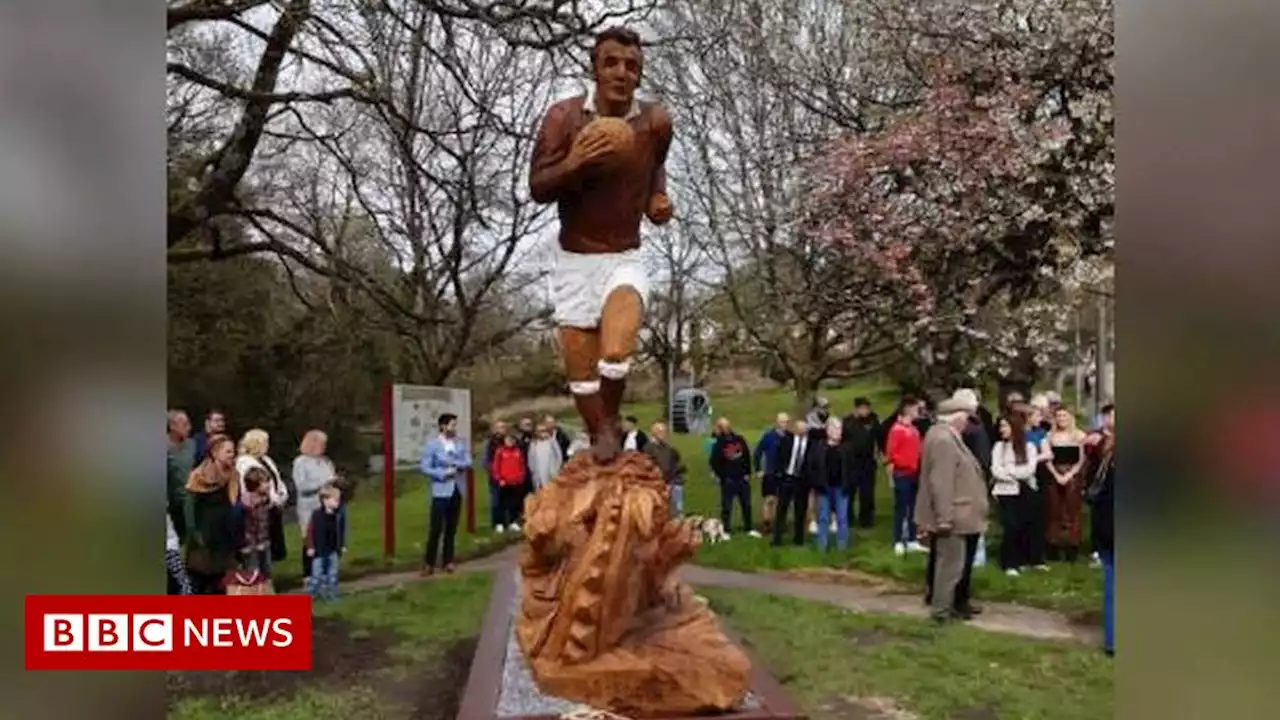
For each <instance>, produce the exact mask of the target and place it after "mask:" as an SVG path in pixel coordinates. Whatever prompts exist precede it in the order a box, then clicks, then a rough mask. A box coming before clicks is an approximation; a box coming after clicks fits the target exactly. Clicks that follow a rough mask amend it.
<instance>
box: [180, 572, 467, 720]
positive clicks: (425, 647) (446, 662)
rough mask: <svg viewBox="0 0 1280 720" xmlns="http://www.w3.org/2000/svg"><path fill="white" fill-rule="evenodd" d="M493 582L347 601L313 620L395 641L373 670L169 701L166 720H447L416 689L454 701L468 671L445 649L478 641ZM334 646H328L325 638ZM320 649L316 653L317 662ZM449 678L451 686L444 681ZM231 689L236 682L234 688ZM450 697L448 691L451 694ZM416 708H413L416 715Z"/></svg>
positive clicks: (446, 582)
mask: <svg viewBox="0 0 1280 720" xmlns="http://www.w3.org/2000/svg"><path fill="white" fill-rule="evenodd" d="M491 588H492V576H491V575H489V574H487V573H463V574H459V575H456V576H451V577H442V578H439V579H436V580H433V581H431V582H423V583H411V584H407V585H405V586H403V587H398V588H393V589H390V590H385V591H379V592H369V593H362V594H360V595H352V596H350V597H345V598H342V599H341V600H339V601H338V602H336V603H332V604H327V605H322V606H319V607H318V608H317V612H316V614H317V615H318V616H319V617H322V618H333V619H339V620H341V621H343V623H345V627H346V628H347V629H348V637H350V638H363V637H369V636H372V635H378V636H380V637H391V638H394V639H395V640H394V642H393V643H391V644H390V645H389V646H388V647H387V648H386V652H385V656H384V657H382V658H379V662H378V663H374V664H370V665H361V666H359V667H344V668H340V669H339V671H340V672H341V675H340V676H337V677H320V676H317V675H316V674H315V673H312V674H311V675H309V676H307V677H305V678H304V679H303V682H302V684H301V685H300V686H298V687H297V688H296V689H294V690H291V691H284V692H281V693H280V694H278V695H274V696H269V697H257V698H252V699H251V698H247V697H245V696H243V695H240V694H236V692H234V691H232V692H229V693H228V694H226V695H222V696H213V697H211V696H207V695H206V696H200V697H182V698H173V699H171V702H170V709H169V714H168V717H169V718H171V720H223V719H224V718H228V717H234V718H238V719H240V720H350V719H355V718H361V719H365V718H376V719H378V720H409V718H415V717H425V718H444V717H446V716H449V711H447V709H446V708H445V707H443V706H442V705H439V704H435V703H432V698H431V697H430V696H428V699H427V700H426V702H427V703H430V704H431V705H430V706H429V707H423V706H421V705H419V703H422V702H423V700H422V696H421V695H420V689H421V687H422V686H424V685H425V684H426V683H430V682H432V681H434V682H435V683H436V685H437V687H439V686H441V683H444V685H443V687H444V688H445V689H446V690H449V692H452V694H453V695H454V696H455V697H456V694H457V692H460V690H461V688H460V687H459V685H460V683H459V682H458V681H457V680H456V678H457V677H459V674H460V677H462V678H463V679H464V680H465V677H466V672H467V668H466V667H454V666H455V665H457V661H456V660H457V659H456V658H449V657H447V655H446V652H447V650H448V648H450V646H451V645H453V644H456V643H457V642H459V641H461V640H464V639H466V638H470V637H474V636H476V635H478V634H479V631H480V623H481V620H482V618H483V615H484V611H485V608H486V606H487V604H488V601H489V592H490V590H491ZM330 640H331V641H332V640H333V638H330ZM325 650H326V649H325V648H319V647H317V648H316V649H315V653H316V655H317V656H319V655H320V654H321V653H323V652H325ZM442 677H446V678H448V679H446V680H443V681H442V680H441V679H440V678H442ZM231 686H232V687H234V682H233V683H231ZM450 689H451V690H450ZM415 705H418V706H417V707H415Z"/></svg>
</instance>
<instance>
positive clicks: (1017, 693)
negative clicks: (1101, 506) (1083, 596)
mask: <svg viewBox="0 0 1280 720" xmlns="http://www.w3.org/2000/svg"><path fill="white" fill-rule="evenodd" d="M699 591H700V592H701V593H703V594H704V595H705V596H706V597H707V598H708V599H710V601H711V604H712V607H713V608H715V610H716V611H717V612H718V613H719V614H720V616H721V617H722V618H723V619H724V621H725V622H727V623H728V624H729V625H730V626H731V627H733V628H734V629H735V630H737V631H738V632H739V633H740V634H741V635H742V636H743V637H744V639H745V640H744V641H745V642H746V643H747V644H748V645H749V646H750V647H751V649H752V652H753V653H754V654H755V655H756V659H757V660H758V661H759V662H761V663H762V664H764V665H765V666H767V667H768V669H769V670H770V671H771V672H772V673H773V674H774V676H775V677H777V678H778V679H779V680H780V681H781V682H782V683H783V685H784V686H786V687H787V688H788V690H789V691H790V692H791V694H792V696H793V697H794V698H795V700H796V701H797V702H798V703H799V704H800V705H801V707H803V708H804V710H805V711H806V712H808V713H809V716H810V717H811V718H814V720H824V719H825V718H832V719H835V718H841V719H845V718H878V719H881V720H890V719H891V718H892V719H900V720H905V718H910V717H919V718H922V719H924V720H930V719H936V720H944V719H948V718H969V719H972V720H977V719H979V718H991V719H994V718H997V717H998V718H1018V719H1019V720H1035V719H1040V718H1043V719H1045V720H1072V719H1074V718H1081V720H1085V719H1092V718H1101V717H1111V716H1112V715H1113V714H1114V692H1115V689H1114V684H1115V681H1114V671H1113V667H1112V661H1111V660H1110V659H1109V658H1107V657H1106V656H1105V655H1103V654H1102V653H1100V652H1098V651H1096V650H1092V649H1088V648H1081V647H1079V646H1076V645H1072V644H1068V643H1053V642H1046V641H1037V640H1028V639H1024V638H1017V637H1012V636H1006V635H1001V634H997V633H988V632H983V631H981V630H977V629H974V628H969V627H965V626H951V627H946V628H938V627H935V626H933V625H932V624H929V623H926V622H923V621H921V620H918V619H911V618H902V617H895V616H882V615H859V614H854V613H850V612H847V611H844V610H841V609H839V608H834V607H831V606H828V605H823V604H819V603H812V602H807V601H803V600H795V599H791V598H786V597H779V596H774V595H767V594H761V593H755V592H748V591H742V590H722V589H715V588H707V589H700V590H699ZM905 713H910V714H905Z"/></svg>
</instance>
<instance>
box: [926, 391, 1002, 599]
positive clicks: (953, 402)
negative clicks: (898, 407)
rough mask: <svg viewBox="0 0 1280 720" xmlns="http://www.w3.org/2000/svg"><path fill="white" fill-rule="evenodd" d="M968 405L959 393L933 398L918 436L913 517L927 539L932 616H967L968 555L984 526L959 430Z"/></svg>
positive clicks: (983, 505) (975, 476) (983, 492)
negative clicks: (930, 418)
mask: <svg viewBox="0 0 1280 720" xmlns="http://www.w3.org/2000/svg"><path fill="white" fill-rule="evenodd" d="M971 414H972V409H971V408H970V405H969V403H968V402H966V399H965V398H960V399H956V398H954V397H953V398H948V399H946V400H943V401H942V402H940V403H938V407H937V417H938V422H937V424H935V425H934V426H933V427H931V428H929V432H928V434H927V435H926V436H925V439H924V448H923V452H922V457H921V462H920V490H919V494H918V495H917V496H916V507H915V520H916V525H917V526H918V527H919V532H920V535H921V536H922V537H927V538H928V539H929V547H930V555H931V559H932V561H933V562H931V563H930V564H931V566H932V572H931V580H932V582H931V583H930V585H931V586H932V588H931V592H930V598H929V600H930V614H931V615H932V617H933V619H934V620H935V621H937V622H947V621H950V620H955V619H965V620H967V619H969V618H971V617H973V615H975V614H977V612H979V610H978V608H976V607H974V606H973V605H972V604H971V603H970V589H971V582H970V579H971V576H972V573H973V558H974V555H975V553H976V552H977V550H978V538H979V536H981V535H982V533H984V532H986V529H987V510H988V500H987V483H986V479H985V475H984V472H983V468H982V466H981V465H980V464H979V462H978V459H977V458H975V457H974V455H973V453H972V452H971V451H970V450H969V448H968V447H967V446H966V445H965V443H964V440H963V433H964V431H965V429H966V428H967V427H968V425H969V418H970V416H971Z"/></svg>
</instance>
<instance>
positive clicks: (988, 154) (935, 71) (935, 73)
mask: <svg viewBox="0 0 1280 720" xmlns="http://www.w3.org/2000/svg"><path fill="white" fill-rule="evenodd" d="M1110 6H1111V3H1110V1H1109V0H1056V1H1055V2H1040V3H1030V2H1028V3H1021V4H1019V3H1012V4H1007V5H1005V4H1002V5H1001V6H999V7H996V8H988V11H989V12H988V13H987V14H984V13H982V12H980V11H979V10H973V9H970V10H969V11H966V12H965V13H962V14H961V17H960V22H959V23H958V24H957V25H958V27H956V28H950V29H949V28H948V26H947V25H946V24H944V23H942V22H941V20H942V16H940V15H939V16H935V15H934V14H933V11H934V10H937V6H936V5H935V4H930V3H924V4H922V5H920V6H919V7H917V8H905V7H900V8H897V10H896V11H895V12H896V14H895V12H891V11H890V10H885V11H884V13H883V14H882V18H881V21H882V22H884V23H885V24H887V25H893V26H894V27H898V28H901V30H902V32H903V33H905V34H908V35H911V36H912V37H915V38H924V39H926V40H925V41H922V42H919V43H912V44H908V46H907V47H909V49H908V50H904V55H903V57H904V62H906V63H908V64H909V65H911V66H913V67H917V68H919V70H920V74H921V77H922V80H923V82H922V85H923V87H922V91H921V96H920V99H919V102H918V103H917V104H916V105H915V106H914V107H912V108H911V109H910V110H907V111H905V112H901V113H896V114H895V115H894V116H893V117H892V118H890V119H889V120H888V121H887V122H885V123H884V124H883V125H882V126H881V127H880V128H878V129H875V130H871V131H868V132H860V133H852V134H849V135H846V136H845V137H843V138H841V139H839V140H837V141H835V142H833V143H831V144H830V145H828V146H827V147H825V148H824V150H823V152H822V153H821V155H820V156H819V157H818V158H817V159H816V160H815V161H813V162H812V164H811V167H810V170H811V172H810V173H809V174H808V175H807V176H806V177H807V179H808V181H809V183H810V184H809V188H808V190H809V192H808V193H806V207H805V209H804V223H805V225H806V227H807V228H808V230H809V231H810V232H812V233H814V234H815V235H817V236H818V237H821V238H822V239H823V240H825V241H826V242H828V243H830V244H832V245H834V246H837V247H839V248H841V249H842V250H843V251H844V252H845V253H847V255H848V257H849V260H848V263H847V269H848V271H849V272H850V273H853V274H856V275H869V276H875V277H878V278H881V279H882V280H888V281H889V283H888V284H889V287H890V290H889V291H888V292H889V293H890V296H891V298H892V302H890V303H888V305H890V306H892V307H893V309H894V312H895V313H901V312H902V311H903V309H904V308H906V309H907V310H908V311H909V314H910V320H909V321H908V322H905V323H902V325H901V327H900V328H899V333H900V338H901V340H902V341H903V343H904V344H905V345H906V346H908V347H910V348H912V349H913V350H914V351H916V353H917V354H918V356H919V357H920V360H921V362H922V364H923V365H924V370H925V373H924V374H925V376H926V378H925V381H926V383H927V384H928V385H929V389H944V388H945V387H947V386H949V385H954V384H957V383H959V382H961V381H963V380H965V379H971V377H970V378H965V377H963V376H966V375H968V376H972V375H974V374H978V373H981V372H983V371H984V370H991V371H1000V374H1002V375H1003V378H1002V379H1004V380H1006V381H1009V382H1010V383H1011V384H1014V385H1025V384H1027V383H1029V382H1030V381H1031V379H1033V378H1034V375H1035V373H1036V370H1037V367H1038V366H1042V365H1043V363H1044V362H1046V361H1047V356H1048V354H1050V353H1052V352H1054V351H1056V350H1057V348H1056V347H1055V345H1054V342H1055V340H1054V338H1056V337H1058V332H1057V330H1058V327H1059V326H1060V325H1061V323H1062V322H1063V319H1064V318H1066V319H1069V318H1070V315H1071V310H1070V307H1069V302H1070V300H1069V297H1070V296H1071V294H1072V293H1074V292H1077V291H1078V290H1079V289H1080V288H1081V287H1083V286H1087V285H1090V284H1096V281H1097V277H1096V274H1097V270H1098V268H1103V267H1106V266H1107V264H1108V263H1107V260H1108V259H1109V258H1110V257H1111V255H1112V253H1113V249H1114V238H1113V216H1114V206H1113V194H1114V145H1113V121H1112V115H1111V99H1110V91H1111V85H1112V77H1113V71H1112V66H1111V65H1112V55H1113V51H1112V47H1113V39H1112V32H1111V12H1110ZM1020 7H1021V11H1019V8H1020ZM882 9H883V8H882ZM930 28H932V29H933V30H934V32H930V31H929V30H930ZM939 38H943V39H945V42H943V41H941V40H939ZM930 41H932V42H930ZM922 47H923V49H921V48H922ZM1063 299H1067V303H1068V304H1060V303H1061V301H1062V300H1063ZM1003 342H1011V343H1014V344H1013V346H1004V345H1003ZM978 347H983V348H987V349H991V350H994V352H990V353H985V354H982V353H975V352H973V350H974V349H976V348H978ZM983 360H985V361H987V362H988V363H989V365H990V366H989V367H985V368H984V367H983V366H982V361H983Z"/></svg>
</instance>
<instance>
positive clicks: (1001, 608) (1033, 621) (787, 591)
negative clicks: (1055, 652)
mask: <svg viewBox="0 0 1280 720" xmlns="http://www.w3.org/2000/svg"><path fill="white" fill-rule="evenodd" d="M518 553H519V546H512V547H509V548H506V549H505V550H502V551H501V552H498V553H496V554H494V555H490V556H488V557H485V558H481V559H479V560H473V561H471V562H467V563H462V564H460V565H459V566H458V572H490V571H494V570H498V569H501V568H507V567H513V566H514V565H515V562H516V557H517V556H518ZM679 573H680V578H681V579H682V580H684V581H685V582H687V583H689V584H690V585H694V586H698V585H702V586H710V587H720V588H731V589H735V588H736V589H743V590H755V591H759V592H766V593H772V594H774V595H787V596H790V597H794V598H800V599H802V600H812V601H815V602H823V603H827V604H829V605H835V606H838V607H842V608H846V609H848V610H852V611H854V612H864V613H890V614H898V615H911V616H915V617H921V618H923V617H926V616H927V615H928V610H927V608H925V606H924V604H923V603H922V602H921V598H920V596H919V595H904V594H898V593H889V594H886V593H885V592H883V591H881V590H877V589H875V588H869V587H860V586H854V585H839V584H834V583H826V582H809V581H804V580H793V579H788V578H782V577H778V576H775V575H767V574H762V573H743V572H734V571H731V570H717V569H715V568H708V567H702V566H699V565H685V566H683V567H681V568H680V570H679ZM436 577H440V575H439V574H437V575H436ZM431 579H433V578H428V579H425V580H424V578H422V577H420V576H419V575H418V573H416V572H409V573H389V574H385V575H375V576H371V577H366V578H360V579H358V580H354V581H351V582H346V583H343V584H342V587H343V592H346V593H350V592H362V591H366V590H375V589H381V588H387V587H393V586H395V585H401V584H404V583H407V582H419V581H427V582H429V581H430V580H431ZM983 608H984V612H983V613H982V614H981V615H980V616H978V617H977V618H975V619H974V620H972V621H970V622H969V623H968V624H969V625H970V626H972V627H976V628H979V629H982V630H987V631H990V632H999V633H1008V634H1011V635H1021V636H1023V637H1031V638H1040V639H1046V640H1065V641H1074V642H1082V643H1090V644H1098V643H1100V642H1101V640H1102V635H1101V631H1100V630H1099V629H1098V628H1095V627H1087V626H1082V625H1077V624H1074V623H1072V622H1070V621H1069V620H1068V619H1067V618H1066V617H1065V616H1064V615H1062V614H1060V613H1056V612H1051V611H1048V610H1040V609H1038V608H1032V607H1027V606H1024V605H1013V604H1009V603H983Z"/></svg>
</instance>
